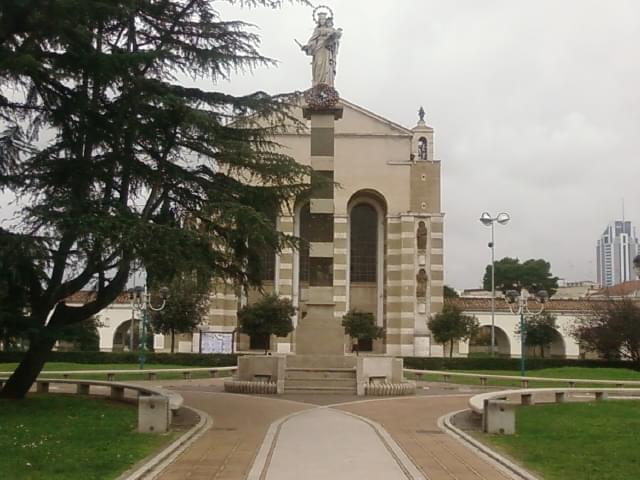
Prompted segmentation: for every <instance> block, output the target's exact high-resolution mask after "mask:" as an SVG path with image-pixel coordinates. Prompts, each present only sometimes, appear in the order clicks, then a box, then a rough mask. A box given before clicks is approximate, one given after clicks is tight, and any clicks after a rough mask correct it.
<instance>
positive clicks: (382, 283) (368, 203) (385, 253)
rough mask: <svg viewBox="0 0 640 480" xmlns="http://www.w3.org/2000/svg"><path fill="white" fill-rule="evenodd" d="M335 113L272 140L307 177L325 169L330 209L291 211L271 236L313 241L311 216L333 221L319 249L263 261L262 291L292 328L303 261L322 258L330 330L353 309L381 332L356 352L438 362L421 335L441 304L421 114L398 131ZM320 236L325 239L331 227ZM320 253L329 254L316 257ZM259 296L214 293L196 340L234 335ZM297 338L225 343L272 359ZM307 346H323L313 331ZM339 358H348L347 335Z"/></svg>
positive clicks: (354, 114)
mask: <svg viewBox="0 0 640 480" xmlns="http://www.w3.org/2000/svg"><path fill="white" fill-rule="evenodd" d="M338 106H339V110H340V118H339V119H336V121H335V127H333V125H331V128H326V129H323V128H315V127H314V128H315V134H314V135H313V136H312V135H311V130H312V129H311V122H310V121H309V120H305V118H304V116H303V108H302V107H301V108H299V109H297V110H298V111H297V112H295V114H296V115H297V116H298V117H299V119H300V121H301V122H306V124H307V125H308V126H309V128H308V129H307V131H303V132H300V131H295V130H293V129H292V130H291V131H287V132H285V133H283V134H281V135H278V136H277V137H276V138H275V141H276V142H278V143H279V144H281V145H283V146H284V152H285V153H286V154H288V155H290V156H292V157H293V158H295V159H296V160H297V161H298V162H300V163H303V164H306V165H311V166H312V167H313V168H314V169H316V170H332V171H333V180H334V182H335V184H336V185H335V187H334V189H333V190H334V191H333V192H330V193H331V195H328V196H327V198H330V199H332V200H326V201H325V200H323V199H321V198H319V199H312V200H311V201H307V202H302V201H298V202H295V208H294V209H293V211H292V212H291V214H288V215H282V216H280V217H278V218H277V228H278V229H279V230H280V231H282V232H285V233H287V234H293V235H296V236H299V237H300V238H302V239H304V240H310V239H311V240H313V238H312V237H314V236H315V238H317V237H318V232H315V233H314V232H313V231H312V230H313V228H314V224H313V222H312V221H311V217H312V212H313V213H315V212H318V211H322V212H323V213H330V214H332V216H333V233H332V238H330V239H327V240H323V241H324V242H328V243H320V244H315V243H313V241H311V242H310V244H309V245H310V247H309V245H307V246H306V247H304V246H303V247H302V248H300V249H299V250H297V249H292V248H289V249H284V250H283V251H282V252H281V253H280V254H278V255H275V254H274V255H268V256H267V258H266V259H265V263H266V265H265V272H266V275H265V279H264V288H263V291H264V292H267V293H270V292H275V293H277V294H278V295H279V296H281V297H284V298H289V299H291V300H292V302H293V304H294V306H295V307H296V308H297V314H296V318H294V325H296V327H298V326H299V323H300V321H301V319H303V318H304V317H305V315H306V312H307V303H308V302H309V271H310V268H309V260H310V256H311V257H314V256H325V257H330V258H332V259H333V264H332V268H333V272H332V275H331V276H332V280H331V281H330V283H331V285H329V287H331V288H330V289H329V292H330V294H329V297H328V298H327V299H326V300H327V302H329V303H331V305H332V312H333V316H334V320H335V322H337V324H338V325H339V323H340V321H341V319H342V316H343V315H345V313H347V312H348V311H349V310H352V309H357V310H360V311H364V312H371V313H373V314H374V316H375V319H376V322H377V324H378V325H379V326H381V327H384V329H385V336H384V338H383V339H382V340H376V341H374V342H372V343H369V344H367V343H366V342H364V343H363V344H361V345H360V350H361V351H371V352H373V353H378V354H388V355H401V356H432V355H441V354H442V348H441V346H440V345H437V344H435V342H433V341H432V339H431V337H430V333H429V329H428V327H427V321H428V319H429V318H430V317H431V316H432V315H433V314H435V313H437V312H439V311H440V310H441V309H442V305H443V220H444V214H443V212H442V209H441V170H440V161H438V160H436V159H435V158H434V131H433V129H432V128H431V127H430V126H428V125H427V124H426V123H425V120H424V110H423V109H422V108H421V109H420V112H419V120H418V122H417V124H416V125H415V127H413V128H406V127H404V126H402V125H398V124H396V123H394V122H392V121H390V120H387V119H385V118H383V117H381V116H379V115H376V114H375V113H373V112H371V111H368V110H367V109H365V108H363V107H360V106H358V105H355V104H353V103H351V102H349V101H347V100H344V99H340V101H339V104H338ZM332 123H333V122H332ZM320 127H322V126H320ZM323 130H326V132H324V131H323ZM324 133H326V135H325V136H326V137H327V138H323V135H324ZM323 144H324V145H325V146H326V149H328V150H330V152H329V153H330V156H328V157H327V156H324V157H323V156H314V155H313V152H314V149H315V150H316V151H318V149H322V148H324V147H323ZM310 152H311V153H310ZM325 153H326V152H325ZM323 155H324V153H323ZM329 163H331V165H329ZM327 165H328V166H327ZM323 209H324V210H323ZM316 228H317V227H316ZM327 232H328V233H329V235H331V232H330V228H329V229H327ZM327 232H325V234H326V233H327ZM320 235H322V233H320ZM323 245H324V246H328V249H329V250H330V251H328V252H322V253H320V252H319V250H320V249H321V247H322V246H323ZM314 249H315V252H314ZM324 249H325V250H326V249H327V248H324ZM310 250H311V252H310ZM260 295H261V293H260V292H257V291H255V292H251V293H250V294H249V296H248V298H242V297H241V296H239V295H238V292H237V290H236V288H235V287H234V286H232V285H217V288H216V290H215V292H214V293H212V301H211V312H210V316H209V319H208V325H206V326H204V327H203V329H202V331H203V332H210V333H218V334H227V335H228V334H229V333H232V332H236V331H237V329H238V321H237V310H238V307H239V306H240V305H242V304H243V303H246V302H249V303H250V302H253V301H255V300H256V299H257V298H259V296H260ZM298 330H299V328H296V330H294V331H293V332H292V334H291V335H289V336H288V337H286V338H276V337H272V338H270V339H269V338H249V337H248V336H246V335H240V334H238V335H234V344H235V345H234V349H235V350H236V351H248V350H262V349H264V347H265V344H266V343H267V342H268V346H269V347H270V348H271V349H272V350H273V351H276V352H280V353H296V352H297V353H300V349H299V348H297V347H298V345H297V341H296V340H297V335H296V333H297V331H298ZM314 341H316V342H322V341H323V338H322V332H321V331H319V333H318V334H315V335H314ZM344 349H345V352H348V351H350V349H351V343H350V340H349V339H348V338H347V337H346V336H345V338H344Z"/></svg>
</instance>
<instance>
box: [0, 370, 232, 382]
mask: <svg viewBox="0 0 640 480" xmlns="http://www.w3.org/2000/svg"><path fill="white" fill-rule="evenodd" d="M237 369H238V367H196V368H154V369H142V370H125V369H122V370H59V371H49V372H46V371H45V372H41V373H40V377H46V376H48V375H62V377H63V378H69V377H70V376H71V375H106V376H107V380H108V381H113V380H115V378H116V375H123V374H124V375H146V376H147V380H156V379H157V378H158V374H159V373H182V376H183V377H184V379H185V380H190V379H191V378H192V373H195V372H209V375H210V376H211V378H215V377H216V376H217V375H218V372H231V373H233V372H235V371H236V370H237ZM12 373H13V372H0V375H11V374H12ZM40 377H38V378H40ZM0 381H1V380H0Z"/></svg>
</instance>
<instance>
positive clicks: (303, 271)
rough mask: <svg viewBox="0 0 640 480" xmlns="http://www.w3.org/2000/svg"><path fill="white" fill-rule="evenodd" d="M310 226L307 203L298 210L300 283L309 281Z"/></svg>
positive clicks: (309, 211) (309, 213)
mask: <svg viewBox="0 0 640 480" xmlns="http://www.w3.org/2000/svg"><path fill="white" fill-rule="evenodd" d="M310 224H311V209H310V206H309V203H305V204H304V205H303V206H302V207H301V208H300V232H299V234H298V235H299V237H300V238H301V239H302V243H301V244H300V250H299V252H298V258H299V261H300V282H308V281H309V243H308V242H309V226H310Z"/></svg>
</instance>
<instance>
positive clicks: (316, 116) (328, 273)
mask: <svg viewBox="0 0 640 480" xmlns="http://www.w3.org/2000/svg"><path fill="white" fill-rule="evenodd" d="M304 117H305V118H306V119H308V120H310V121H311V152H310V153H311V167H312V168H313V169H314V170H315V172H316V174H317V175H316V176H315V177H316V178H315V179H312V182H311V200H310V212H311V224H310V226H309V244H310V245H309V300H308V302H307V314H306V316H305V318H301V319H300V322H299V323H298V328H297V330H296V353H297V354H301V355H310V354H315V355H343V354H344V329H343V328H342V325H341V319H340V318H336V317H335V315H334V312H335V303H334V291H333V288H334V286H333V279H334V268H333V266H334V258H333V257H334V243H333V239H334V217H333V215H334V192H333V190H334V188H333V162H334V150H335V135H334V133H335V132H334V125H335V121H336V120H339V119H340V118H342V107H332V108H311V107H307V108H304ZM319 179H321V180H319ZM322 180H324V181H322Z"/></svg>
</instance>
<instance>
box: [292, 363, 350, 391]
mask: <svg viewBox="0 0 640 480" xmlns="http://www.w3.org/2000/svg"><path fill="white" fill-rule="evenodd" d="M284 390H285V392H286V393H343V394H354V393H356V370H355V369H354V368H344V367H330V368H317V367H293V368H287V369H286V370H285V380H284Z"/></svg>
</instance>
